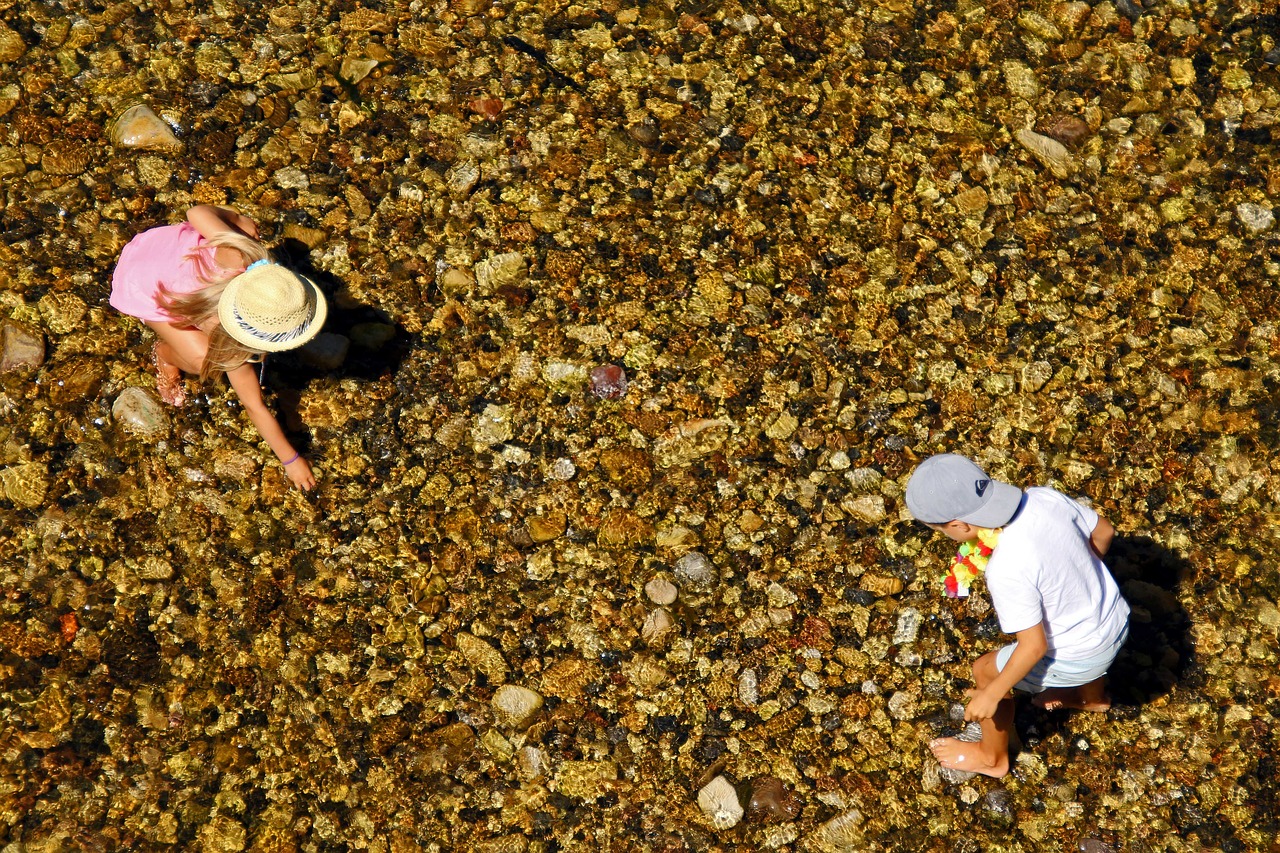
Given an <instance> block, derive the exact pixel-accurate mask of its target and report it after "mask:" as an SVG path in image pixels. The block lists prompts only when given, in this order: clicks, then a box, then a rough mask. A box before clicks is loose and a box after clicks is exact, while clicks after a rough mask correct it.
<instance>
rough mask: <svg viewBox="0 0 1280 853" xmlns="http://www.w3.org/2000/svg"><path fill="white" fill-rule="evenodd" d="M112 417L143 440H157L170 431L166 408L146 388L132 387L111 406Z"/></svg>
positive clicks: (121, 393)
mask: <svg viewBox="0 0 1280 853" xmlns="http://www.w3.org/2000/svg"><path fill="white" fill-rule="evenodd" d="M111 416H112V417H113V418H115V419H116V423H118V424H120V426H122V427H124V429H125V430H127V431H128V432H131V433H133V434H134V435H137V436H139V437H141V438H156V437H158V436H161V435H164V434H165V433H167V432H168V431H169V417H168V415H167V414H166V413H165V410H164V406H163V404H161V402H160V401H159V400H157V399H156V397H155V395H154V394H153V393H151V392H150V391H148V390H147V389H146V388H139V387H137V386H130V387H128V388H126V389H124V390H123V391H121V392H120V396H119V397H116V401H115V402H114V403H112V404H111Z"/></svg>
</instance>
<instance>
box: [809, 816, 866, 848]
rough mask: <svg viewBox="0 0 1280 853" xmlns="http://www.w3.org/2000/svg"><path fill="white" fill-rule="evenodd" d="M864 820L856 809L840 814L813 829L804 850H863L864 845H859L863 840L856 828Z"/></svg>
mask: <svg viewBox="0 0 1280 853" xmlns="http://www.w3.org/2000/svg"><path fill="white" fill-rule="evenodd" d="M865 819H866V818H864V817H863V816H862V812H860V811H858V810H857V809H850V810H849V811H847V812H842V813H841V814H838V815H836V816H835V817H833V818H832V819H831V820H829V821H827V822H826V823H824V824H822V825H821V826H819V827H818V828H817V829H815V830H814V831H813V833H812V834H811V835H810V836H809V837H808V839H807V843H806V844H805V849H806V850H815V851H823V853H826V852H827V851H832V853H834V851H851V850H860V849H864V848H865V845H864V844H862V843H861V842H863V841H864V839H862V838H861V836H860V833H859V832H858V827H859V826H861V825H862V822H863V821H864V820H865Z"/></svg>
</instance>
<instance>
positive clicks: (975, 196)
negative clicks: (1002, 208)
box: [953, 187, 991, 216]
mask: <svg viewBox="0 0 1280 853" xmlns="http://www.w3.org/2000/svg"><path fill="white" fill-rule="evenodd" d="M953 201H954V202H955V206H956V210H958V211H960V213H961V214H962V215H964V216H981V215H982V214H983V213H985V212H986V209H987V206H988V205H989V204H990V203H991V199H990V198H989V197H988V196H987V191H986V190H985V189H983V188H982V187H970V188H969V189H967V190H962V191H960V192H958V193H956V197H955V199H953Z"/></svg>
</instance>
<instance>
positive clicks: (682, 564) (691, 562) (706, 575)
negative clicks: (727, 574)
mask: <svg viewBox="0 0 1280 853" xmlns="http://www.w3.org/2000/svg"><path fill="white" fill-rule="evenodd" d="M675 574H676V580H677V581H678V582H679V583H680V585H681V586H689V587H694V588H700V587H709V586H711V585H712V584H714V583H715V582H716V579H717V574H716V569H715V566H713V565H712V564H711V561H710V560H708V559H707V555H706V554H703V553H702V552H701V551H690V552H689V553H688V554H685V555H684V556H683V557H681V558H680V559H679V560H677V561H676V568H675Z"/></svg>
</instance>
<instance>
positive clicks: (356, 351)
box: [262, 240, 413, 455]
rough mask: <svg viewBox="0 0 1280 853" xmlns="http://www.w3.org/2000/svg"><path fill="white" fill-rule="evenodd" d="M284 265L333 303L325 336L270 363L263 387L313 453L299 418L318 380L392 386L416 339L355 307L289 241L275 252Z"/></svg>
mask: <svg viewBox="0 0 1280 853" xmlns="http://www.w3.org/2000/svg"><path fill="white" fill-rule="evenodd" d="M275 251H276V254H277V256H278V257H279V258H280V259H281V261H282V262H283V263H284V264H285V265H286V266H288V267H289V268H290V269H292V270H294V271H295V272H297V273H299V274H301V275H304V276H306V277H307V278H309V279H311V280H312V281H314V282H315V283H316V284H317V285H319V287H320V289H321V290H322V291H324V294H325V297H326V298H327V299H328V302H329V316H328V317H327V318H326V320H325V324H324V329H323V331H322V333H321V334H320V335H319V336H318V337H317V338H316V339H315V340H314V341H312V342H311V343H310V344H308V345H307V346H306V347H303V348H302V349H300V350H297V351H293V352H288V353H282V354H281V355H280V356H278V357H272V358H270V359H268V362H267V365H266V370H265V372H264V374H263V377H262V378H263V386H264V387H267V388H271V389H272V390H274V391H275V392H276V401H277V402H276V406H277V408H278V410H279V412H280V415H281V418H282V420H283V421H284V422H285V423H286V424H288V427H289V430H290V435H291V436H292V437H293V438H294V440H295V444H296V445H297V446H298V448H299V449H300V450H302V452H303V453H305V454H308V455H309V454H310V453H311V446H310V440H309V438H308V437H307V435H306V433H308V432H309V429H308V426H307V424H306V423H305V419H304V418H302V417H301V416H300V415H299V413H298V407H299V405H300V402H301V398H302V390H303V389H304V388H305V387H306V386H307V384H308V383H309V382H311V381H313V380H318V379H321V378H324V379H327V380H341V379H354V380H357V381H359V382H363V383H377V382H386V381H389V379H390V378H391V377H394V376H395V375H396V372H397V371H398V370H399V368H400V365H401V363H402V362H403V361H404V360H405V358H406V357H407V356H408V354H409V352H410V350H411V348H412V346H413V338H412V336H410V335H409V334H407V333H406V332H405V330H404V329H403V328H401V327H400V326H399V325H398V324H396V323H395V321H394V320H393V319H392V318H391V317H390V315H388V314H387V313H386V312H385V311H383V310H381V309H378V308H374V307H372V306H369V305H363V304H360V303H357V302H354V301H353V300H352V299H351V298H350V294H349V292H344V291H346V285H345V283H344V282H343V281H342V280H341V279H339V278H337V277H336V276H333V275H330V274H329V273H326V272H324V271H322V270H318V269H316V268H315V267H314V266H313V265H312V264H311V261H310V257H309V251H308V249H307V247H306V246H305V245H304V244H302V243H300V242H298V241H297V240H286V241H284V242H283V243H281V244H280V245H279V246H277V247H276V250H275Z"/></svg>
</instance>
